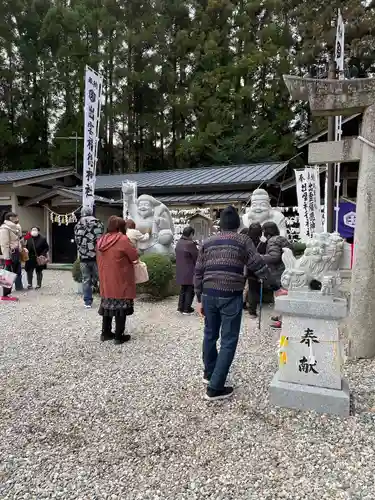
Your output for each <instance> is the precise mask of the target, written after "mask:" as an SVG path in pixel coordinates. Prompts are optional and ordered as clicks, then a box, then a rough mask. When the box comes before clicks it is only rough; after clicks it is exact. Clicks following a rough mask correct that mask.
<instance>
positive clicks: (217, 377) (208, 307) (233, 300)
mask: <svg viewBox="0 0 375 500" xmlns="http://www.w3.org/2000/svg"><path fill="white" fill-rule="evenodd" d="M239 227H240V218H239V215H238V213H237V211H236V209H235V208H234V207H231V206H229V207H227V208H226V209H225V210H223V211H222V213H221V216H220V230H221V232H220V233H219V234H216V235H214V236H212V237H211V238H209V239H208V240H206V241H205V242H204V243H203V245H202V247H201V250H200V252H199V256H198V260H197V264H196V268H195V283H194V284H195V293H196V294H197V300H198V305H197V310H198V313H199V314H201V315H204V319H205V326H204V339H203V362H204V382H205V383H206V384H208V387H207V393H206V399H208V400H210V401H215V400H219V399H225V398H228V397H230V396H231V395H232V394H233V387H225V382H226V379H227V375H228V372H229V369H230V366H231V364H232V361H233V358H234V355H235V352H236V348H237V343H238V337H239V333H240V327H241V318H242V310H243V289H244V284H245V277H244V267H245V266H246V267H247V270H248V275H254V274H255V276H256V277H257V278H258V279H268V280H269V282H271V280H270V273H269V270H268V268H267V266H266V265H265V263H264V261H263V260H262V258H261V256H260V255H259V254H258V253H257V251H256V249H255V246H254V244H253V242H252V240H251V239H250V238H249V237H248V236H247V235H245V234H238V232H237V231H238V228H239ZM271 286H272V285H271ZM277 288H278V287H276V286H274V287H273V289H274V290H276V289H277ZM219 337H220V340H221V346H220V351H219V352H218V351H217V341H218V340H219Z"/></svg>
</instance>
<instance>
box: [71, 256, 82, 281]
mask: <svg viewBox="0 0 375 500" xmlns="http://www.w3.org/2000/svg"><path fill="white" fill-rule="evenodd" d="M72 276H73V279H74V281H75V282H76V283H82V274H81V267H80V262H79V259H76V261H75V262H74V264H73V268H72Z"/></svg>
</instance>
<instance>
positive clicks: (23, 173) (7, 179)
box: [0, 167, 69, 184]
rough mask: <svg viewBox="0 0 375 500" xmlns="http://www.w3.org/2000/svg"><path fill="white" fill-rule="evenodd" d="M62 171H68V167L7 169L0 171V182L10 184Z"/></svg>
mask: <svg viewBox="0 0 375 500" xmlns="http://www.w3.org/2000/svg"><path fill="white" fill-rule="evenodd" d="M64 171H69V168H58V167H53V168H37V169H35V170H9V171H7V172H0V184H10V183H12V182H17V181H23V180H27V179H33V178H34V177H40V176H43V175H51V174H59V173H61V172H64Z"/></svg>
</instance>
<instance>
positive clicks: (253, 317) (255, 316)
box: [249, 312, 258, 319]
mask: <svg viewBox="0 0 375 500" xmlns="http://www.w3.org/2000/svg"><path fill="white" fill-rule="evenodd" d="M249 316H250V319H257V317H258V315H257V313H253V312H252V313H250V314H249Z"/></svg>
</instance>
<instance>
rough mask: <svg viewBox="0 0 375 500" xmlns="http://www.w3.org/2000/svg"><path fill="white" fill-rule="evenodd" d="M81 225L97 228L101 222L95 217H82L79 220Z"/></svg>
mask: <svg viewBox="0 0 375 500" xmlns="http://www.w3.org/2000/svg"><path fill="white" fill-rule="evenodd" d="M79 222H80V224H82V226H96V225H97V224H98V222H99V220H98V219H96V218H95V217H94V216H93V215H88V216H87V217H81V218H80V219H79Z"/></svg>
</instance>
